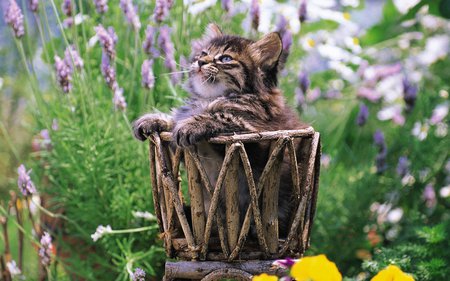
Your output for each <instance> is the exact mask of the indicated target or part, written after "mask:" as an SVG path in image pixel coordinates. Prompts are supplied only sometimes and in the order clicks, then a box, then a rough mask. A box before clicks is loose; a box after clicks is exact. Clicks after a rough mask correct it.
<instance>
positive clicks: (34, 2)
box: [29, 0, 39, 13]
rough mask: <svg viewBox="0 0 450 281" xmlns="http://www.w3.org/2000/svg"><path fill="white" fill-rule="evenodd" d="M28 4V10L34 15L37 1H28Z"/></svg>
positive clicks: (37, 4)
mask: <svg viewBox="0 0 450 281" xmlns="http://www.w3.org/2000/svg"><path fill="white" fill-rule="evenodd" d="M29 4H30V10H31V11H32V12H33V13H36V12H37V11H38V8H39V0H29Z"/></svg>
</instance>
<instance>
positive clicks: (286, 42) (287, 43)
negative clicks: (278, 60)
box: [281, 29, 292, 53]
mask: <svg viewBox="0 0 450 281" xmlns="http://www.w3.org/2000/svg"><path fill="white" fill-rule="evenodd" d="M281 41H282V44H283V51H285V52H286V53H289V49H290V48H291V45H292V33H291V32H290V31H289V29H286V30H285V31H284V32H283V35H282V37H281Z"/></svg>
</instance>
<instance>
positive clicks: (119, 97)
mask: <svg viewBox="0 0 450 281" xmlns="http://www.w3.org/2000/svg"><path fill="white" fill-rule="evenodd" d="M113 103H114V107H115V108H116V109H120V110H122V111H123V110H125V109H126V108H127V102H126V101H125V97H124V96H123V89H122V88H119V87H116V89H115V90H114V97H113Z"/></svg>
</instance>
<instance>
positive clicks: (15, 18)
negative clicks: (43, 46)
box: [4, 0, 25, 38]
mask: <svg viewBox="0 0 450 281" xmlns="http://www.w3.org/2000/svg"><path fill="white" fill-rule="evenodd" d="M4 17H5V22H6V23H7V24H9V25H10V26H11V28H12V30H13V32H14V36H16V37H17V38H20V37H22V36H23V35H24V34H25V28H24V26H23V14H22V10H21V9H20V7H19V5H17V3H16V1H15V0H10V1H9V5H8V8H7V9H6V11H5V14H4Z"/></svg>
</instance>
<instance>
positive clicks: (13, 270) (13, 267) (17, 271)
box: [6, 260, 22, 277]
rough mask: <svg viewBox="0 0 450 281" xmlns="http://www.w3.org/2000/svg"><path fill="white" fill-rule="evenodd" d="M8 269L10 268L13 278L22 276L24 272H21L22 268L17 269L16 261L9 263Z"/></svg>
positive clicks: (7, 264)
mask: <svg viewBox="0 0 450 281" xmlns="http://www.w3.org/2000/svg"><path fill="white" fill-rule="evenodd" d="M6 267H7V268H8V271H9V273H10V274H11V276H12V277H15V276H19V275H21V274H22V271H20V268H19V267H17V264H16V261H14V260H12V261H10V262H7V263H6Z"/></svg>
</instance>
